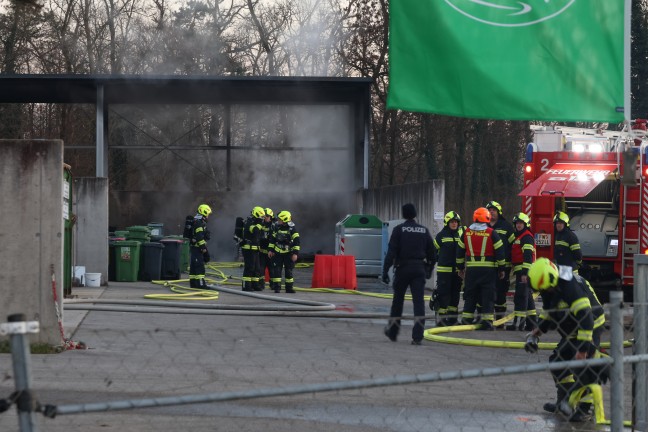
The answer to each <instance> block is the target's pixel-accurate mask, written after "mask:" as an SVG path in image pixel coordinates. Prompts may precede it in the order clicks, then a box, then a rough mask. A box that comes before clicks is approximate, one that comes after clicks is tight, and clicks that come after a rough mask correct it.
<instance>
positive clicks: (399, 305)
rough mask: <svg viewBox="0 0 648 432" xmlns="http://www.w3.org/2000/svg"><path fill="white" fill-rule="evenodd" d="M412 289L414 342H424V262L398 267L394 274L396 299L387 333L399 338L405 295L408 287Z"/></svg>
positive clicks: (393, 301)
mask: <svg viewBox="0 0 648 432" xmlns="http://www.w3.org/2000/svg"><path fill="white" fill-rule="evenodd" d="M408 286H409V287H410V291H411V293H412V303H413V305H414V328H413V329H412V340H415V341H421V340H423V330H424V328H425V300H424V298H423V293H424V290H425V267H424V266H423V262H422V261H421V263H420V264H419V263H413V264H404V265H400V266H398V267H396V271H395V273H394V298H393V300H392V305H391V312H390V314H389V316H390V317H391V318H390V320H389V324H388V326H387V332H388V335H389V336H390V337H394V338H395V337H396V336H398V331H399V329H400V319H399V318H400V317H402V316H403V303H404V302H405V293H407V287H408Z"/></svg>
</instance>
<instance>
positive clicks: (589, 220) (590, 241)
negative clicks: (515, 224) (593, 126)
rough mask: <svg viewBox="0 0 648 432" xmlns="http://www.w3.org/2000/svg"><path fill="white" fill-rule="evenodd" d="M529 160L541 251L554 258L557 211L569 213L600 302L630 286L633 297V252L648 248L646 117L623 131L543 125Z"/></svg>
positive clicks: (527, 176) (527, 175)
mask: <svg viewBox="0 0 648 432" xmlns="http://www.w3.org/2000/svg"><path fill="white" fill-rule="evenodd" d="M533 129H534V142H533V143H531V144H529V145H528V146H527V150H526V155H525V161H524V162H525V163H524V168H523V169H524V186H523V190H522V192H520V194H519V195H520V196H521V197H522V211H523V212H525V213H526V214H527V215H528V216H529V217H530V218H531V229H532V231H533V232H534V233H535V240H536V250H537V256H544V257H547V258H549V259H552V258H553V237H554V225H553V218H554V215H555V213H556V212H557V211H563V212H565V213H567V214H568V215H569V218H570V228H571V229H572V230H573V231H574V232H575V233H576V235H577V237H578V239H579V240H580V245H581V251H582V253H583V266H582V267H581V269H580V273H581V274H582V275H583V276H584V277H585V278H587V279H588V280H589V281H590V282H591V283H592V285H593V286H594V288H595V289H596V290H597V293H598V294H599V295H600V296H601V297H602V298H601V301H607V294H608V291H609V290H611V289H612V290H619V289H623V291H624V298H625V299H626V300H631V296H632V286H633V272H634V265H633V262H634V255H635V254H639V253H641V254H648V140H647V139H646V120H643V119H637V120H635V121H633V122H632V128H631V129H630V130H629V131H623V132H608V131H600V130H589V129H578V128H568V127H558V126H536V127H533Z"/></svg>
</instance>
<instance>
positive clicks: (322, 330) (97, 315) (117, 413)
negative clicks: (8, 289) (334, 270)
mask: <svg viewBox="0 0 648 432" xmlns="http://www.w3.org/2000/svg"><path fill="white" fill-rule="evenodd" d="M298 281H299V279H298ZM302 282H303V281H302ZM304 285H306V284H305V283H302V284H301V286H304ZM167 291H168V288H167V287H164V286H161V285H150V284H114V285H111V287H110V288H107V289H106V290H104V291H103V292H102V293H101V300H104V301H106V302H108V303H104V304H101V306H102V307H103V308H104V309H106V310H96V311H91V312H89V313H87V315H85V317H84V318H83V321H82V323H81V325H79V326H78V328H77V330H76V332H75V334H74V338H75V339H78V340H82V341H83V342H84V343H85V344H86V345H87V346H88V349H87V350H74V351H65V352H63V353H60V354H57V355H32V356H31V367H30V369H31V377H32V389H33V392H34V395H35V399H37V401H38V402H39V403H40V405H41V412H40V413H38V414H35V418H34V421H35V425H36V427H38V430H42V431H59V430H61V431H62V430H70V429H73V430H74V429H78V430H86V431H95V430H97V431H99V430H104V431H105V430H112V429H114V430H122V431H123V430H125V431H129V430H132V431H149V430H150V431H170V430H206V431H207V430H210V431H213V430H223V431H231V430H241V431H259V430H263V431H274V430H276V431H297V430H299V431H301V430H305V429H309V430H312V431H320V430H321V431H330V430H338V431H354V432H355V431H378V430H380V431H422V430H430V431H436V430H439V431H501V430H507V431H547V430H550V431H552V430H553V431H563V430H564V431H566V430H582V431H589V430H601V428H606V427H608V426H605V424H606V421H609V420H610V419H611V417H612V415H613V413H614V412H617V414H619V415H620V418H621V419H622V420H625V421H626V422H627V424H628V425H629V424H630V422H631V421H632V420H633V413H634V412H635V409H636V406H635V405H634V404H635V398H634V397H633V389H634V387H635V386H634V384H633V383H636V382H637V380H638V379H645V377H643V378H642V377H641V376H638V375H637V371H636V366H637V365H640V364H643V365H645V364H646V363H645V360H646V359H645V358H640V359H641V360H643V363H636V362H633V363H630V362H628V363H625V364H624V367H623V372H622V374H621V375H622V383H623V384H622V387H621V395H622V401H625V403H621V404H619V403H618V395H617V399H616V400H614V401H613V400H612V394H613V392H612V388H611V386H612V384H611V383H610V382H608V383H607V384H604V385H602V387H601V388H602V393H601V394H598V393H597V392H596V391H595V389H594V390H592V389H590V390H589V391H588V392H587V393H589V394H584V395H582V399H581V400H574V401H573V405H574V406H575V407H576V406H577V405H578V403H585V404H592V405H594V406H595V407H592V408H589V410H588V412H589V413H591V415H592V417H591V419H587V420H586V421H583V422H578V423H575V422H570V421H569V418H568V416H566V415H564V414H561V413H555V414H554V413H549V412H547V411H545V409H544V405H545V404H546V403H550V402H553V403H555V402H556V396H557V395H556V386H555V383H554V380H553V379H552V375H551V371H550V369H554V370H555V369H556V368H559V367H560V368H562V367H564V364H556V363H548V361H547V360H548V358H549V356H550V355H551V353H552V348H551V344H553V343H556V342H558V341H559V340H560V338H561V337H560V335H559V334H558V333H557V332H555V331H551V332H548V333H547V334H545V335H543V336H542V337H541V346H540V348H541V349H540V350H538V352H537V353H534V354H529V353H527V352H525V350H524V349H523V346H524V343H525V337H526V332H520V331H505V330H498V331H493V332H483V331H476V330H474V328H472V327H471V326H460V327H449V328H443V329H439V328H437V329H434V324H435V323H434V319H433V318H432V317H431V316H430V317H428V320H427V322H426V329H428V330H427V331H426V340H425V341H424V342H423V345H421V346H415V345H410V338H409V333H410V331H411V326H412V320H411V318H412V317H411V304H407V303H406V306H407V307H406V310H405V313H406V314H407V313H409V314H410V316H406V317H405V319H404V320H403V321H402V326H403V328H402V329H401V332H400V337H399V339H398V340H397V341H396V342H391V341H390V340H389V339H387V338H386V337H385V336H384V335H383V327H384V325H385V324H386V322H387V316H388V311H389V306H390V295H389V293H390V291H389V289H388V288H384V289H381V288H377V289H374V290H373V292H365V293H360V294H349V293H345V294H342V293H335V292H333V293H331V292H330V290H328V291H327V290H322V291H319V290H311V289H307V288H303V289H298V292H297V294H296V295H290V294H283V293H282V294H276V295H268V294H265V295H264V294H263V293H261V295H262V296H264V297H261V296H249V295H246V296H242V295H240V294H238V293H236V292H235V291H237V288H232V289H230V290H227V289H226V288H223V290H222V291H221V292H219V294H218V299H217V300H213V299H212V300H207V301H202V302H200V301H199V302H196V303H199V304H201V305H209V304H216V303H217V304H219V305H220V306H221V307H223V309H221V312H223V313H228V314H219V315H211V314H209V313H210V311H212V309H199V308H196V307H191V306H188V305H187V306H182V307H169V306H166V311H165V312H166V313H160V312H152V311H151V310H152V309H151V307H149V306H146V305H144V304H140V305H132V306H130V307H131V309H132V310H131V311H129V312H125V311H124V310H125V309H124V308H126V307H128V305H127V304H111V303H109V302H111V301H113V300H117V299H120V300H129V301H131V302H133V303H134V302H136V301H139V300H141V299H142V297H143V296H144V295H147V294H151V293H158V294H162V293H163V292H167ZM363 294H364V295H363ZM79 297H82V295H79ZM265 297H274V298H275V300H285V301H289V302H291V303H290V304H289V306H291V307H292V308H296V309H299V307H300V305H296V304H295V302H296V301H297V300H299V299H303V300H307V301H309V302H312V303H315V302H317V303H318V304H331V305H334V306H335V310H332V311H316V312H311V311H309V310H307V309H308V307H307V306H305V305H301V308H302V309H304V310H302V311H296V310H286V309H284V307H283V306H284V304H283V303H281V302H276V301H274V302H273V301H271V300H268V299H267V298H265ZM126 303H127V302H126ZM160 303H161V304H165V303H166V304H169V302H168V301H166V302H165V301H160ZM182 303H185V304H186V303H189V302H186V301H184V302H182ZM410 303H411V302H410ZM273 304H274V305H275V306H274V307H270V308H268V305H273ZM97 305H99V304H97ZM227 305H229V306H237V308H234V307H232V308H225V307H224V306H227ZM178 306H179V305H178ZM311 306H312V305H311ZM541 306H542V305H541V304H539V306H538V307H541ZM71 307H72V305H69V307H68V309H70V310H67V311H66V313H68V314H73V313H77V312H76V311H72V310H71ZM160 307H163V306H160ZM634 307H637V305H636V304H635V305H634ZM644 307H645V305H644ZM110 308H114V309H115V310H113V311H111V310H109V309H110ZM264 309H265V310H264ZM509 309H511V308H509ZM605 310H606V317H607V318H608V320H607V324H606V326H605V327H606V331H604V332H603V335H602V338H601V339H602V344H603V346H604V347H605V346H607V344H608V343H609V342H610V338H611V333H612V332H611V331H610V325H611V321H612V320H611V319H610V318H611V312H612V311H611V309H610V306H609V305H606V306H605ZM189 311H191V312H189ZM617 312H619V313H620V314H621V315H620V316H622V320H623V323H624V325H623V327H622V329H620V331H622V339H623V340H625V341H626V344H625V347H624V348H623V354H624V356H626V357H627V359H629V361H635V360H636V361H639V360H637V359H636V357H637V356H635V360H633V354H634V352H633V347H632V343H631V341H632V340H633V337H634V326H633V308H632V307H625V308H623V309H621V310H619V309H617ZM229 313H232V314H229ZM309 314H312V316H309ZM441 330H443V331H444V333H440V331H441ZM617 330H619V329H617ZM437 332H439V333H437ZM443 338H446V339H445V340H443ZM545 344H546V345H545ZM604 349H605V350H607V351H608V352H609V350H610V349H609V348H604ZM587 362H590V364H589V365H588V366H587V367H586V369H588V370H601V369H602V367H603V366H604V365H608V364H609V363H610V361H609V360H607V359H606V358H602V359H598V360H588V361H587ZM592 362H593V363H592ZM11 363H12V361H11V356H10V354H0V374H1V375H0V376H2V379H1V380H0V397H7V396H9V395H10V394H11V393H12V392H13V391H14V379H13V375H14V373H13V371H12V364H11ZM570 364H571V365H572V366H582V365H583V363H582V362H581V363H578V362H577V363H573V362H572V363H570ZM617 379H618V378H617ZM619 382H621V381H619ZM613 402H614V403H613ZM615 403H616V404H617V405H616V406H615V405H614V404H615ZM601 404H602V405H601ZM48 405H49V406H48ZM597 405H598V406H597ZM46 406H48V407H47V408H46ZM601 406H602V408H603V412H600V408H601ZM594 408H597V409H598V412H597V409H594ZM615 410H616V411H615ZM619 411H620V412H619ZM44 412H45V413H47V414H49V415H50V417H51V416H52V415H54V414H55V415H54V417H53V418H50V417H46V416H45V415H42V414H43V413H44ZM0 430H2V431H12V430H19V428H18V419H17V414H16V411H15V410H14V409H11V410H9V411H6V412H4V413H2V414H0Z"/></svg>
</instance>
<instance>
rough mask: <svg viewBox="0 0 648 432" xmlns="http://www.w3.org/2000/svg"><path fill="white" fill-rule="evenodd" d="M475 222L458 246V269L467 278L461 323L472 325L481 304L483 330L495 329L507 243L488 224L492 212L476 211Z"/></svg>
mask: <svg viewBox="0 0 648 432" xmlns="http://www.w3.org/2000/svg"><path fill="white" fill-rule="evenodd" d="M473 220H474V223H473V224H472V225H470V226H469V227H468V228H466V231H464V234H463V236H462V238H461V240H460V241H459V243H458V245H457V268H458V269H459V276H461V277H462V278H463V279H464V281H465V286H464V308H463V311H462V313H461V319H462V322H463V323H465V324H472V323H473V321H474V318H475V310H476V308H477V303H479V304H481V316H482V323H481V326H480V327H479V329H480V330H493V329H494V327H493V319H494V310H493V308H494V299H495V284H496V282H497V278H498V277H499V278H503V277H504V263H505V261H504V246H503V244H502V240H501V239H500V237H499V235H498V234H497V231H495V230H494V229H493V228H491V227H490V226H488V222H490V213H489V212H488V210H487V209H486V208H484V207H480V208H478V209H477V210H475V212H474V214H473Z"/></svg>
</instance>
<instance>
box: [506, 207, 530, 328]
mask: <svg viewBox="0 0 648 432" xmlns="http://www.w3.org/2000/svg"><path fill="white" fill-rule="evenodd" d="M513 224H514V225H515V240H513V244H512V245H511V263H512V265H513V273H514V274H515V295H514V297H513V313H514V317H513V321H512V322H510V323H509V324H508V325H507V326H506V330H526V331H531V330H533V329H534V328H535V327H536V326H537V312H536V308H535V302H534V300H533V295H532V293H531V289H530V288H529V285H528V283H527V279H528V277H527V273H528V272H529V268H530V267H531V264H533V262H534V261H535V257H536V250H535V239H534V237H533V234H532V233H531V231H530V230H529V229H530V228H531V219H529V216H527V215H526V214H525V213H518V214H516V215H515V216H513Z"/></svg>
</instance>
